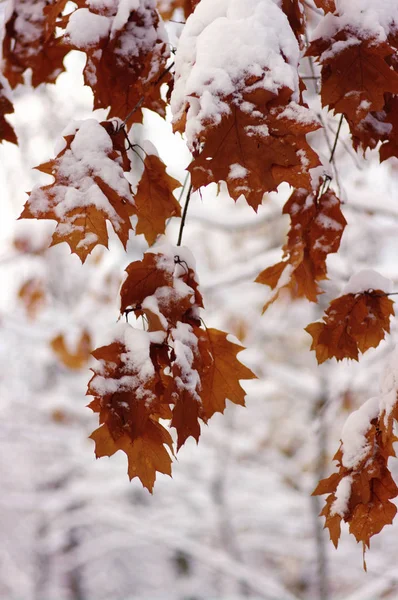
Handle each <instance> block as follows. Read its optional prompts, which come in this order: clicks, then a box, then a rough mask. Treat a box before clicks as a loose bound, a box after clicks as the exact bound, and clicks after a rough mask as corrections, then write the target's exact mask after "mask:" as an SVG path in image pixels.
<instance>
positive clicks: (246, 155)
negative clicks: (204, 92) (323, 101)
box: [189, 90, 319, 210]
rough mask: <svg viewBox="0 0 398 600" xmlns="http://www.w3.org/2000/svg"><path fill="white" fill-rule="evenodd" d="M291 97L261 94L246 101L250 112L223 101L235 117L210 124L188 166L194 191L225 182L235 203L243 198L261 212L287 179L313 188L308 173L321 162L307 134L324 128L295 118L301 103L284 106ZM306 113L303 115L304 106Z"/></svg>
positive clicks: (252, 95)
mask: <svg viewBox="0 0 398 600" xmlns="http://www.w3.org/2000/svg"><path fill="white" fill-rule="evenodd" d="M288 95H289V92H288V91H287V90H285V91H284V93H283V94H282V95H281V96H280V99H279V98H278V99H274V95H273V94H271V93H270V92H265V91H264V90H257V91H256V92H254V93H252V94H251V95H247V97H246V100H247V102H250V103H251V104H252V105H253V110H251V111H250V112H246V111H244V110H242V109H241V108H240V107H239V106H236V105H235V103H234V100H233V98H232V97H229V98H225V99H223V101H224V102H225V103H226V104H228V105H230V108H231V110H230V113H229V114H227V115H225V117H224V118H223V119H222V120H221V122H220V123H218V124H214V125H213V124H209V125H208V126H207V128H206V129H205V130H203V132H202V133H201V134H200V136H199V138H198V143H197V148H200V150H198V149H196V150H195V149H194V161H193V162H192V163H191V165H190V167H189V171H190V172H191V175H192V183H193V188H194V189H198V188H200V187H201V186H205V185H208V184H209V183H212V182H216V183H218V182H219V181H225V182H226V183H227V187H228V192H229V194H230V195H231V196H232V198H234V200H238V198H240V196H242V195H244V196H245V198H246V201H247V203H248V204H250V206H252V207H253V208H254V210H257V209H258V207H259V205H260V204H261V202H262V199H263V196H264V194H265V193H266V192H270V191H272V190H276V188H277V187H278V185H279V184H280V183H282V182H283V181H286V182H288V183H290V185H292V186H295V187H308V186H309V184H310V174H309V169H311V168H313V167H316V166H318V165H319V160H318V156H317V155H316V153H315V152H314V151H313V150H312V149H311V147H310V146H309V144H308V143H307V141H306V138H305V136H306V134H307V133H309V132H311V131H315V130H316V129H318V127H319V124H318V123H317V122H316V121H315V120H312V121H311V120H310V118H308V117H307V120H306V119H305V117H304V116H303V119H302V120H301V121H299V120H296V116H297V115H298V112H297V111H298V110H299V109H300V107H299V105H296V107H293V106H292V107H291V108H290V112H289V104H287V103H286V104H287V106H286V104H282V102H283V101H284V100H285V98H286V96H288ZM271 101H272V102H271ZM278 101H279V102H281V104H278ZM285 102H286V101H285ZM264 107H265V109H264ZM285 109H286V110H285ZM301 109H302V111H303V113H304V111H305V108H304V107H301Z"/></svg>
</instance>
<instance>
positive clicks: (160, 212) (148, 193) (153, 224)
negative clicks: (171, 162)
mask: <svg viewBox="0 0 398 600" xmlns="http://www.w3.org/2000/svg"><path fill="white" fill-rule="evenodd" d="M178 187H181V184H180V183H179V181H177V180H176V179H174V178H173V177H170V175H167V173H166V166H165V164H164V163H163V162H162V161H161V160H160V158H159V157H158V156H156V155H154V154H147V155H146V157H145V160H144V172H143V174H142V176H141V179H140V182H139V184H138V188H137V191H136V193H135V195H134V203H135V212H136V215H137V218H138V222H137V226H136V229H135V231H136V234H140V233H143V234H144V235H145V239H146V241H147V242H148V244H149V245H150V246H151V245H152V244H153V243H154V242H155V240H156V238H157V236H158V235H160V234H162V233H164V232H165V230H166V222H167V220H168V219H170V218H171V217H179V216H180V215H181V208H180V205H179V204H178V202H177V200H176V199H175V198H174V196H173V191H174V190H175V189H176V188H178Z"/></svg>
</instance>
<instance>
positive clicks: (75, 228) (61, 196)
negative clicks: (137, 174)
mask: <svg viewBox="0 0 398 600" xmlns="http://www.w3.org/2000/svg"><path fill="white" fill-rule="evenodd" d="M65 140H66V146H65V148H64V149H63V150H62V151H61V152H60V153H59V154H58V156H57V157H56V158H55V159H54V160H51V161H49V162H48V163H44V164H42V165H40V166H39V167H38V169H39V170H41V171H42V172H44V173H48V174H51V175H52V176H53V177H54V182H53V183H52V184H50V185H46V186H42V187H35V188H34V189H33V191H32V192H31V194H30V196H29V199H28V201H27V202H26V204H25V208H24V210H23V212H22V214H21V216H20V218H23V219H54V220H56V221H58V225H57V227H56V230H55V232H54V235H53V238H52V244H51V245H55V244H59V243H61V242H67V243H68V244H69V246H70V249H71V251H72V252H74V253H75V254H77V255H78V256H79V258H80V259H81V261H82V262H84V261H85V260H86V258H87V256H88V255H89V254H90V252H91V251H92V250H93V248H95V246H97V245H98V244H102V245H103V246H105V247H106V248H107V247H108V232H107V229H106V221H107V220H108V221H110V223H111V224H112V226H113V229H114V230H115V233H116V234H117V236H118V237H119V239H120V241H121V242H122V244H123V246H124V247H126V244H127V241H128V236H129V232H130V230H131V228H132V226H131V222H130V216H131V215H132V214H133V200H132V195H131V188H130V184H129V183H128V181H127V179H126V178H125V176H124V172H123V157H122V155H121V154H120V151H119V152H117V151H116V150H115V149H114V146H113V140H112V138H111V136H110V135H109V134H108V131H107V128H106V127H104V125H103V124H101V123H98V122H97V121H95V120H94V119H88V120H87V121H83V122H82V123H81V124H79V125H78V127H77V130H76V132H75V134H74V135H69V136H67V137H65Z"/></svg>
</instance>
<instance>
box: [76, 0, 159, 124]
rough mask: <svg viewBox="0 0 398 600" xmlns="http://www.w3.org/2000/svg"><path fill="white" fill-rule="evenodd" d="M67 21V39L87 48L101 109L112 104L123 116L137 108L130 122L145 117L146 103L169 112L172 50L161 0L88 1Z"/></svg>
mask: <svg viewBox="0 0 398 600" xmlns="http://www.w3.org/2000/svg"><path fill="white" fill-rule="evenodd" d="M65 25H66V28H65V35H64V44H65V45H66V46H67V47H68V48H69V49H75V50H80V51H83V52H85V53H86V56H87V62H86V66H85V68H84V81H85V83H86V85H88V86H90V87H91V89H92V90H93V94H94V108H95V109H97V108H108V107H110V112H109V116H110V117H112V116H116V117H120V118H123V119H126V118H127V117H128V115H129V114H130V113H132V112H133V111H134V109H136V110H135V111H134V112H133V114H130V117H129V124H131V123H133V122H140V121H141V120H142V111H141V110H140V109H141V108H149V109H151V110H154V111H156V112H157V113H159V114H160V115H161V116H162V117H164V116H165V106H166V105H165V102H164V100H163V99H162V98H161V95H160V86H161V84H162V83H165V82H166V81H167V80H168V78H167V76H166V72H165V67H166V61H167V59H168V58H169V56H170V51H169V47H168V45H167V35H166V32H165V29H164V26H163V23H162V21H161V19H160V17H159V14H158V12H157V10H156V1H155V0H137V1H136V2H133V3H128V2H127V1H125V0H121V1H120V2H119V1H118V0H113V2H109V3H92V2H87V3H86V6H84V7H80V8H77V9H76V11H74V12H73V13H72V14H71V15H70V16H69V18H68V19H67V20H66V23H65Z"/></svg>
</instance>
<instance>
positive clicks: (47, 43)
mask: <svg viewBox="0 0 398 600" xmlns="http://www.w3.org/2000/svg"><path fill="white" fill-rule="evenodd" d="M65 5H66V0H15V1H14V2H13V11H12V13H11V14H10V17H9V19H8V20H7V22H6V24H5V33H4V38H3V65H2V71H3V74H4V75H5V77H6V78H7V79H8V81H9V83H10V86H11V87H12V88H15V87H16V86H17V85H18V84H19V83H23V82H24V77H23V76H24V73H25V72H26V71H27V70H28V69H32V85H33V87H37V86H38V85H40V84H41V83H54V82H55V80H56V78H57V77H58V75H59V74H60V73H62V72H63V71H64V70H65V67H64V65H63V60H64V58H65V56H66V54H67V53H68V52H69V50H70V49H69V48H67V47H66V46H63V45H62V43H61V42H60V40H59V39H58V38H56V36H55V27H56V19H57V18H58V17H59V16H60V15H61V13H62V11H63V9H64V8H65Z"/></svg>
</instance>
